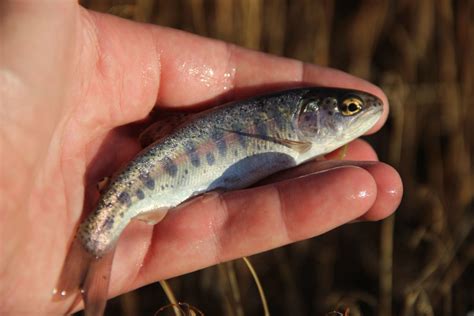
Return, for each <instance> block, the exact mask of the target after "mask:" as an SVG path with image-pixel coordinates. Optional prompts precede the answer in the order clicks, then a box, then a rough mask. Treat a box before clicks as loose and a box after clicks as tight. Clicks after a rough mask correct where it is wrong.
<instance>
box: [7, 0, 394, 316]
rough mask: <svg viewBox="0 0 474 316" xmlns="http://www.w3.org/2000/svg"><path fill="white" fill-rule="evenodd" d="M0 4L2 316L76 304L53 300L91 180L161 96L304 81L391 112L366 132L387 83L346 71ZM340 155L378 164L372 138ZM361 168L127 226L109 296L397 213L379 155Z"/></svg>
mask: <svg viewBox="0 0 474 316" xmlns="http://www.w3.org/2000/svg"><path fill="white" fill-rule="evenodd" d="M1 6H2V8H1V10H0V12H2V13H1V14H2V17H1V21H2V22H1V23H2V25H1V29H0V32H1V38H2V44H3V48H4V50H3V51H2V58H1V63H2V65H1V70H0V71H1V72H0V80H1V83H0V87H1V89H2V98H1V102H2V104H1V106H0V109H1V113H2V115H1V117H0V119H1V124H0V132H1V133H0V144H1V147H0V148H1V150H2V153H1V161H2V164H1V171H0V172H1V175H2V176H1V190H0V192H1V198H0V202H1V205H2V208H3V212H2V213H1V216H2V217H1V220H0V223H1V224H0V225H1V227H0V229H1V233H2V247H1V251H2V253H1V259H0V260H1V263H0V277H1V283H0V297H1V298H2V302H1V304H0V306H1V307H0V313H2V314H8V313H11V314H18V313H20V312H25V313H26V312H30V313H33V312H34V313H40V314H43V313H48V314H57V313H64V312H65V311H66V310H67V309H68V307H69V305H68V304H69V303H70V302H67V301H64V302H52V300H51V290H52V289H53V288H54V286H55V284H56V281H57V280H58V277H59V274H60V271H61V267H62V264H63V262H64V259H65V256H66V254H67V250H68V245H69V243H70V241H71V238H72V236H73V235H74V233H75V227H76V225H77V223H78V221H79V219H80V217H81V213H82V212H83V210H90V207H91V206H92V204H93V203H94V200H95V199H96V198H97V192H96V191H95V183H96V182H97V181H99V179H100V178H101V177H102V176H104V175H110V174H112V173H113V171H114V170H116V169H117V168H118V167H119V166H120V165H121V164H122V163H123V162H125V161H128V160H130V159H131V157H133V155H134V154H135V153H136V152H137V151H138V150H139V146H138V142H137V139H136V135H137V129H136V126H133V125H128V126H125V127H121V128H117V127H119V126H123V125H125V124H128V123H131V122H135V121H139V120H142V119H144V118H145V117H146V116H147V115H148V113H149V112H150V111H151V109H152V108H153V107H154V105H155V104H158V105H159V106H160V107H161V108H178V107H181V108H185V107H186V108H188V107H195V106H199V107H208V106H212V105H215V104H218V103H221V102H223V101H224V100H228V99H230V98H241V97H244V96H249V95H253V94H256V93H258V92H262V91H268V90H269V89H272V88H275V87H277V86H279V87H282V86H291V85H296V84H298V83H306V84H312V85H322V86H338V87H348V88H353V89H359V90H364V91H367V92H370V93H373V94H375V95H377V96H379V97H380V98H381V99H382V100H383V101H384V106H385V112H384V115H383V117H382V119H381V120H380V122H379V123H378V124H377V125H376V126H375V127H374V128H373V130H372V131H371V132H375V131H376V130H378V129H379V128H380V127H381V126H382V124H383V123H384V121H385V119H386V116H387V112H388V109H387V99H386V97H385V96H384V95H383V93H382V92H381V91H380V90H379V89H378V88H376V87H374V86H373V85H371V84H369V83H367V82H365V81H363V80H361V79H357V78H354V77H352V76H350V75H347V74H345V73H342V72H340V71H336V70H332V69H327V68H322V67H317V66H314V65H307V64H302V63H301V62H298V61H294V60H288V59H283V58H279V57H275V56H269V55H265V54H261V53H257V52H252V51H248V50H245V49H242V48H238V47H235V46H232V45H229V44H225V43H222V42H218V41H214V40H210V39H204V38H200V37H197V36H194V35H190V34H187V33H183V32H180V31H176V30H171V29H166V28H162V27H157V26H151V25H144V24H138V23H133V22H130V21H126V20H122V19H118V18H115V17H111V16H107V15H102V14H99V13H94V12H89V11H87V10H85V9H83V8H81V7H80V6H79V5H78V4H77V3H75V2H73V1H71V2H66V1H63V2H60V3H59V4H58V3H56V2H54V1H52V2H51V3H50V2H44V3H42V5H41V6H38V5H37V3H36V2H35V1H22V2H21V3H18V2H8V1H6V2H3V3H2V5H1ZM5 48H8V50H6V49H5ZM345 159H348V160H359V161H367V160H370V161H376V160H377V158H376V154H375V152H374V151H373V149H372V148H371V147H370V146H369V145H368V144H367V143H365V142H363V141H355V142H353V143H352V144H351V145H350V146H349V150H348V154H347V156H346V158H345ZM351 164H352V165H354V164H353V163H351ZM358 165H359V166H348V167H343V168H336V169H334V168H329V170H328V171H324V172H317V173H314V171H321V168H327V165H324V164H314V163H311V164H308V165H305V166H303V167H302V168H299V169H298V170H296V171H291V172H288V173H287V174H286V175H284V177H285V179H288V178H290V179H288V180H284V181H282V182H278V183H276V184H268V185H265V186H261V187H258V188H253V189H248V190H242V191H236V192H229V193H225V194H223V195H218V196H217V195H211V196H209V197H207V198H202V199H199V200H197V201H196V202H195V203H192V204H190V205H189V206H188V207H186V208H183V209H181V210H180V211H179V212H170V214H168V216H167V217H166V218H165V219H164V220H163V221H162V222H160V223H159V224H157V225H156V226H154V227H150V226H147V225H145V224H141V223H133V224H131V225H130V227H129V228H128V229H127V230H126V231H125V232H124V234H123V236H122V237H121V239H120V242H119V244H118V247H117V251H116V253H115V258H114V264H113V268H112V279H111V284H110V290H109V293H110V296H115V295H118V294H120V293H124V292H127V291H130V290H132V289H134V288H137V287H139V286H142V285H145V284H148V283H151V282H154V281H157V280H160V279H166V278H170V277H173V276H177V275H180V274H183V273H186V272H190V271H194V270H197V269H200V268H203V267H206V266H209V265H213V264H215V263H218V262H221V261H226V260H231V259H234V258H238V257H241V256H245V255H250V254H253V253H258V252H261V251H264V250H268V249H271V248H275V247H279V246H282V245H284V244H288V243H291V242H294V241H297V240H302V239H305V238H310V237H313V236H316V235H319V234H322V233H324V232H326V231H328V230H331V229H333V228H335V227H337V226H340V225H342V224H344V223H347V222H349V221H352V220H355V219H362V220H377V219H381V218H383V217H386V216H388V215H389V214H391V213H392V212H393V210H394V209H395V208H396V207H397V206H398V203H399V201H400V198H401V193H402V186H401V182H400V179H399V176H398V174H397V173H396V172H395V171H394V170H393V169H392V168H391V167H389V166H387V165H385V164H383V163H379V162H373V163H364V162H360V163H358ZM332 167H333V166H332ZM301 172H304V173H305V174H309V175H307V176H304V177H300V175H301ZM295 176H298V177H297V178H295ZM341 188H342V189H341ZM170 262H172V263H173V264H170Z"/></svg>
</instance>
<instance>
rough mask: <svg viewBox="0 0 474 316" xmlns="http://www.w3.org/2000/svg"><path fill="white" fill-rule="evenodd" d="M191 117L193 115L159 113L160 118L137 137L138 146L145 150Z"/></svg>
mask: <svg viewBox="0 0 474 316" xmlns="http://www.w3.org/2000/svg"><path fill="white" fill-rule="evenodd" d="M193 115H194V113H184V112H163V113H160V116H159V117H158V118H157V119H156V120H155V122H154V123H153V124H151V125H150V126H148V127H147V128H146V129H145V130H144V131H143V132H142V133H141V134H140V136H139V137H138V140H139V142H140V145H141V146H142V147H143V148H145V147H147V146H148V145H150V144H152V143H154V142H156V141H157V140H160V139H162V138H163V137H165V136H166V135H168V134H170V133H171V132H172V131H173V130H175V129H176V127H178V126H179V125H181V124H183V123H184V122H186V121H187V120H188V119H189V118H190V117H191V116H193Z"/></svg>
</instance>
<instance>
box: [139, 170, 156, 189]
mask: <svg viewBox="0 0 474 316" xmlns="http://www.w3.org/2000/svg"><path fill="white" fill-rule="evenodd" d="M138 178H139V179H140V180H141V181H142V182H143V184H144V185H145V186H146V187H147V188H148V189H150V190H153V189H154V188H155V180H153V178H152V177H151V176H150V175H149V174H148V173H144V174H141V175H139V176H138Z"/></svg>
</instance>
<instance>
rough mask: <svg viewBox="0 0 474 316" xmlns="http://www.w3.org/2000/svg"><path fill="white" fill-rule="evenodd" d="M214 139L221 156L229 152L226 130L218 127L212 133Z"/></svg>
mask: <svg viewBox="0 0 474 316" xmlns="http://www.w3.org/2000/svg"><path fill="white" fill-rule="evenodd" d="M211 139H212V141H213V142H214V143H215V144H216V147H217V150H218V151H219V154H220V155H221V156H225V155H226V153H227V143H226V141H225V138H224V131H222V130H221V129H216V130H214V131H213V132H212V134H211Z"/></svg>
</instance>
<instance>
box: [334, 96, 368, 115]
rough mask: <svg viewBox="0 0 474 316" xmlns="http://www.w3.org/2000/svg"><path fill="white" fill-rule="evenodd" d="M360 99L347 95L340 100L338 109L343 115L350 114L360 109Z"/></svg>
mask: <svg viewBox="0 0 474 316" xmlns="http://www.w3.org/2000/svg"><path fill="white" fill-rule="evenodd" d="M362 104H363V103H362V100H361V99H359V98H357V97H349V98H346V99H344V101H342V104H341V106H340V108H339V109H340V111H341V113H342V115H344V116H351V115H355V114H357V113H359V112H360V111H361V110H362Z"/></svg>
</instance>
